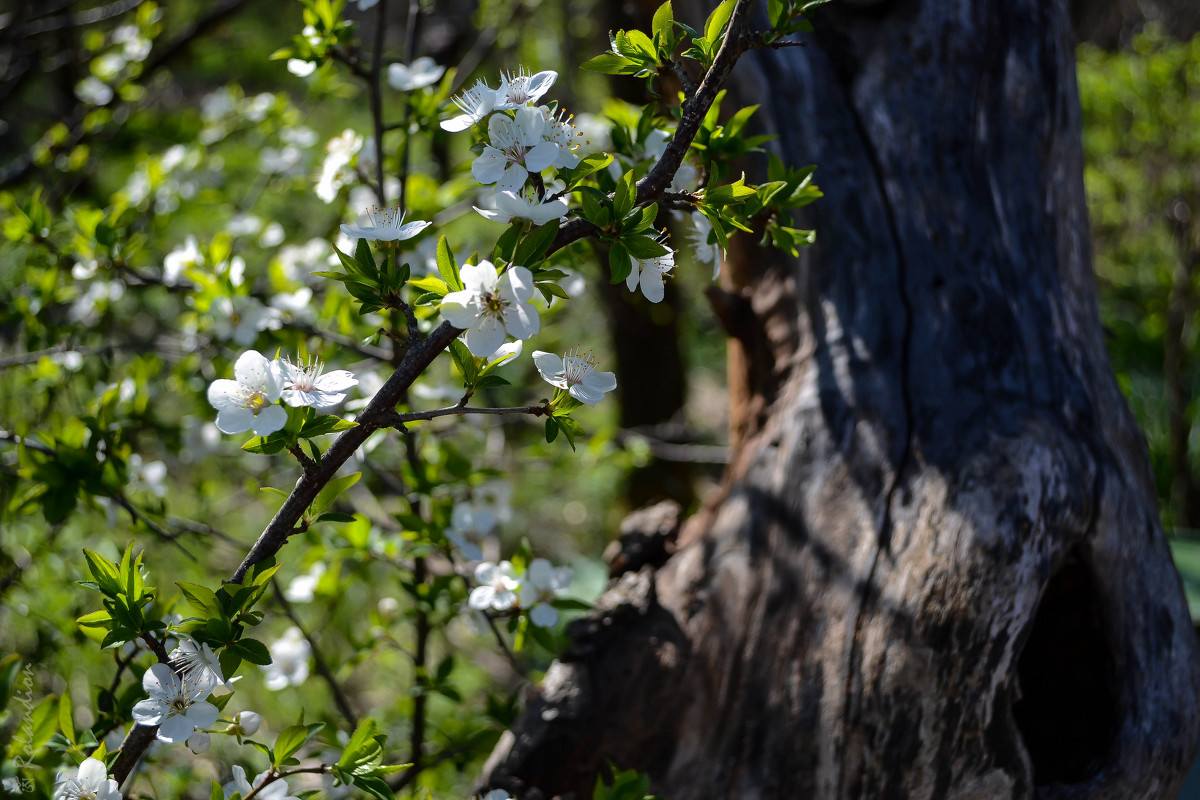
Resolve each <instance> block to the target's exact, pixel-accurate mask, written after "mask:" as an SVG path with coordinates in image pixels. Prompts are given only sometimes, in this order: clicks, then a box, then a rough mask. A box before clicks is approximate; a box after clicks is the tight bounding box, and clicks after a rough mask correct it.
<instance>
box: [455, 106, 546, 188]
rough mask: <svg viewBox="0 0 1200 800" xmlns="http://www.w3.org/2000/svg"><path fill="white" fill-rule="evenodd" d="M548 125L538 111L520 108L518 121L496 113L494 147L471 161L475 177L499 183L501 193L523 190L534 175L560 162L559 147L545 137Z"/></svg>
mask: <svg viewBox="0 0 1200 800" xmlns="http://www.w3.org/2000/svg"><path fill="white" fill-rule="evenodd" d="M545 125H546V120H545V118H544V117H543V116H542V112H541V111H540V110H539V109H536V108H529V107H523V108H519V109H517V115H516V118H515V119H514V118H512V117H509V116H508V115H507V114H493V115H492V118H491V119H490V120H489V121H488V139H489V141H490V142H491V144H489V145H488V146H487V147H485V148H484V149H483V152H482V153H480V154H479V157H478V158H476V159H475V160H474V161H473V162H471V175H472V176H473V177H474V178H475V180H477V181H479V182H480V183H482V184H485V185H486V184H489V183H494V184H496V189H497V190H499V191H512V192H515V191H516V190H518V189H520V188H521V187H522V186H524V185H525V180H526V179H527V178H528V177H529V173H530V172H541V171H542V170H544V169H546V168H548V167H550V166H551V165H553V164H554V162H555V161H556V159H557V156H558V146H557V145H556V144H554V143H553V142H548V141H545V140H544V139H543V138H542V130H543V128H544V127H545Z"/></svg>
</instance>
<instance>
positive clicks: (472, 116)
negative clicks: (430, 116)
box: [441, 81, 496, 133]
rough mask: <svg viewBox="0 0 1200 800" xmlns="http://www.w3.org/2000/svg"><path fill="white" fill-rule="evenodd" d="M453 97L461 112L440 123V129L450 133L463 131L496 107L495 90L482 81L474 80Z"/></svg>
mask: <svg viewBox="0 0 1200 800" xmlns="http://www.w3.org/2000/svg"><path fill="white" fill-rule="evenodd" d="M453 99H454V105H456V106H458V110H459V111H461V112H462V113H461V114H459V115H458V116H457V117H451V118H450V119H445V120H442V123H441V125H442V130H444V131H450V132H451V133H457V132H458V131H465V130H466V129H467V128H469V127H471V126H472V125H474V124H475V123H477V122H479V121H480V120H481V119H483V118H484V117H486V116H487V115H488V114H490V113H492V111H493V110H494V109H495V108H496V90H495V89H492V88H491V87H490V86H488V85H487V84H486V83H484V82H483V81H476V82H475V85H474V86H472V87H471V88H470V89H467V90H466V91H464V92H463V93H462V94H460V95H458V96H457V97H455V98H453Z"/></svg>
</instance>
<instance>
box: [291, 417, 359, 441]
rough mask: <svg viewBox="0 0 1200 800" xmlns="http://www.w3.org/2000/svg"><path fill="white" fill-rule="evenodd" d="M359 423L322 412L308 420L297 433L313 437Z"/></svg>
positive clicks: (344, 429)
mask: <svg viewBox="0 0 1200 800" xmlns="http://www.w3.org/2000/svg"><path fill="white" fill-rule="evenodd" d="M357 424H358V423H356V422H350V421H349V420H344V419H342V418H341V417H338V416H335V415H333V414H322V415H321V416H319V417H316V418H314V419H310V420H306V421H305V423H304V424H303V425H302V426H301V427H300V432H299V433H298V434H297V436H299V437H300V438H301V439H312V438H313V437H316V436H324V435H325V434H327V433H338V432H340V431H346V430H349V429H351V428H353V427H354V426H355V425H357Z"/></svg>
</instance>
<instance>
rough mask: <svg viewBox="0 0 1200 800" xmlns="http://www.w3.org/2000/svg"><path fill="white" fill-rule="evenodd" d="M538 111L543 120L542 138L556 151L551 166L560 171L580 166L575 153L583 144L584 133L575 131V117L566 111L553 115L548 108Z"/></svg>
mask: <svg viewBox="0 0 1200 800" xmlns="http://www.w3.org/2000/svg"><path fill="white" fill-rule="evenodd" d="M538 110H539V111H540V112H541V114H542V120H543V126H542V138H543V139H544V140H546V142H547V143H549V144H551V145H553V146H554V149H555V156H554V163H553V164H552V165H551V166H554V167H558V168H559V169H563V168H568V169H569V168H571V167H575V166H578V165H579V156H578V155H576V153H575V151H576V150H578V149H579V147H580V145H581V144H582V142H583V133H581V132H580V131H577V130H575V126H574V125H572V124H571V120H572V119H573V117H572V116H571V115H569V114H567V112H566V111H559V112H558V114H557V115H555V114H552V113H550V109H549V108H548V107H547V106H542V107H541V108H539V109H538Z"/></svg>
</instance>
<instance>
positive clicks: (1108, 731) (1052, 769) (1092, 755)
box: [1013, 552, 1117, 786]
mask: <svg viewBox="0 0 1200 800" xmlns="http://www.w3.org/2000/svg"><path fill="white" fill-rule="evenodd" d="M1113 673H1114V670H1113V662H1112V656H1111V649H1110V648H1109V646H1108V641H1107V639H1106V637H1105V625H1104V619H1103V614H1102V611H1101V600H1100V596H1099V593H1098V591H1097V586H1096V579H1095V576H1094V575H1093V574H1092V571H1091V569H1090V568H1089V567H1088V566H1087V564H1086V563H1085V562H1084V560H1083V559H1082V558H1080V557H1079V554H1078V552H1072V553H1071V554H1070V555H1069V556H1068V557H1067V560H1066V563H1065V564H1064V565H1063V567H1062V569H1060V570H1059V572H1058V573H1057V574H1056V575H1055V576H1054V577H1052V578H1051V579H1050V583H1049V584H1048V585H1047V586H1046V591H1045V594H1044V595H1043V596H1042V601H1041V603H1040V604H1039V606H1038V610H1037V615H1036V616H1035V617H1034V620H1033V630H1032V631H1030V634H1029V640H1028V641H1027V642H1026V643H1025V648H1024V650H1022V652H1021V657H1020V661H1019V662H1018V664H1017V676H1018V679H1019V680H1020V687H1021V699H1020V700H1019V701H1017V702H1016V703H1015V704H1014V705H1013V717H1014V718H1015V720H1016V723H1017V729H1018V730H1019V731H1020V732H1021V736H1022V737H1023V738H1024V741H1025V747H1026V749H1027V750H1028V752H1029V757H1030V759H1031V761H1032V762H1033V779H1034V783H1035V784H1036V785H1039V786H1045V785H1048V784H1051V783H1078V782H1080V781H1083V780H1085V779H1087V778H1088V777H1090V776H1091V775H1093V774H1095V773H1096V772H1097V771H1098V770H1099V769H1100V767H1101V766H1102V765H1103V764H1104V763H1105V760H1106V756H1107V755H1108V750H1109V747H1110V745H1111V743H1112V742H1113V739H1114V737H1115V735H1116V731H1117V699H1116V688H1115V686H1114V685H1113Z"/></svg>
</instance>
